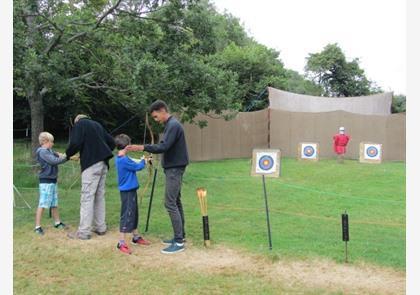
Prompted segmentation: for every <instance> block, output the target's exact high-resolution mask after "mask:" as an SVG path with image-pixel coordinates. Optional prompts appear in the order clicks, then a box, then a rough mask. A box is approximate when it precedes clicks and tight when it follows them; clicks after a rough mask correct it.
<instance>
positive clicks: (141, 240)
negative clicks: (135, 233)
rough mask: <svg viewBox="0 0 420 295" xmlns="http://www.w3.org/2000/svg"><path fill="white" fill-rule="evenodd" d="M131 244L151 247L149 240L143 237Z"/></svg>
mask: <svg viewBox="0 0 420 295" xmlns="http://www.w3.org/2000/svg"><path fill="white" fill-rule="evenodd" d="M131 243H132V244H137V245H144V246H148V245H150V242H149V241H148V240H145V239H143V238H142V237H138V238H137V239H136V238H133V239H132V240H131Z"/></svg>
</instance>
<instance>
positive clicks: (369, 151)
mask: <svg viewBox="0 0 420 295" xmlns="http://www.w3.org/2000/svg"><path fill="white" fill-rule="evenodd" d="M381 153H382V149H381V145H380V144H364V157H365V159H368V160H381Z"/></svg>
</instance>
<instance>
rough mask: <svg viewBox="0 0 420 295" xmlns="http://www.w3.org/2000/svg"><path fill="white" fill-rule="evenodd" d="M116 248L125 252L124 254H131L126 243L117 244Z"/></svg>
mask: <svg viewBox="0 0 420 295" xmlns="http://www.w3.org/2000/svg"><path fill="white" fill-rule="evenodd" d="M117 249H119V250H120V251H121V252H123V253H125V254H131V250H130V248H128V246H127V245H126V244H120V243H118V244H117Z"/></svg>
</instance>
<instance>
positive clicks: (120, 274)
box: [13, 143, 405, 294]
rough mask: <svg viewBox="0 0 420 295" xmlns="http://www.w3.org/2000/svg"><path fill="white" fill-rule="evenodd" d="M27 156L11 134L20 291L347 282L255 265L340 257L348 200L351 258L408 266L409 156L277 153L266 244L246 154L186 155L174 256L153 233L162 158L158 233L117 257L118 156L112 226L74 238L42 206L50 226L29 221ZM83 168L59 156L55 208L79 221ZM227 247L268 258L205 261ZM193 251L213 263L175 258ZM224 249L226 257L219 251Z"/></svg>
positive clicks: (236, 290)
mask: <svg viewBox="0 0 420 295" xmlns="http://www.w3.org/2000/svg"><path fill="white" fill-rule="evenodd" d="M64 147H65V145H63V144H61V145H60V144H58V145H56V146H55V148H56V149H57V150H59V151H63V150H64ZM28 157H29V151H28V150H27V149H26V148H25V146H24V144H22V143H16V144H15V145H14V175H13V177H14V184H15V186H16V187H17V188H18V189H19V191H20V193H22V195H23V197H24V198H25V200H26V201H27V202H29V204H30V205H31V207H32V209H26V208H18V207H24V203H23V201H22V200H21V199H20V198H19V197H16V199H15V200H16V205H17V208H15V209H14V289H15V293H16V294H48V293H52V292H54V293H55V292H63V293H66V294H92V293H98V294H108V293H115V292H117V293H119V292H118V290H120V291H122V290H124V293H126V294H136V293H137V291H138V290H140V289H141V290H143V292H140V293H137V294H161V293H169V294H199V293H210V294H281V293H289V292H290V293H296V292H303V293H304V294H320V293H323V294H324V293H330V292H332V294H337V292H338V293H340V292H345V289H340V288H339V289H329V288H323V287H322V286H321V287H319V286H318V287H316V286H315V287H313V286H312V287H308V286H305V285H299V284H292V285H291V284H285V283H284V282H282V281H277V280H274V279H273V278H268V277H267V275H266V274H263V273H262V269H264V270H267V271H270V269H271V267H273V268H274V264H275V263H277V262H284V261H289V262H290V261H314V260H317V259H321V260H325V261H329V262H331V263H335V264H337V265H340V264H342V263H343V260H344V243H343V242H342V241H341V213H343V212H344V211H345V210H346V211H347V213H348V214H349V221H350V242H349V264H347V265H348V267H352V266H355V267H356V266H366V265H368V266H372V267H379V268H383V269H388V270H391V271H392V270H394V271H396V272H397V273H399V274H400V275H401V274H402V276H403V275H404V272H405V163H404V162H392V163H391V162H386V163H382V164H381V165H373V164H360V163H359V162H358V161H353V160H346V161H345V163H344V165H339V164H337V163H336V162H335V161H334V160H321V161H319V162H316V163H314V162H299V161H296V160H295V159H292V158H284V159H282V176H281V177H280V178H278V179H266V185H267V194H268V203H269V207H270V223H271V232H272V242H273V249H272V250H271V251H270V250H268V237H267V226H266V219H265V207H264V199H263V188H262V180H261V178H260V177H251V176H250V167H251V160H250V159H236V160H223V161H211V162H196V163H191V164H190V165H189V166H188V168H187V171H186V174H185V176H184V183H183V197H182V200H183V204H184V210H185V218H186V232H187V240H188V243H187V250H186V251H185V252H183V253H182V255H184V256H179V257H182V258H183V259H182V260H180V261H176V260H174V259H175V258H167V256H164V255H161V254H159V249H160V245H159V240H160V238H167V237H170V236H171V226H170V221H169V218H168V216H167V213H166V211H165V209H164V207H163V188H164V179H163V172H162V171H161V170H159V171H158V179H157V183H156V189H155V198H154V200H153V207H152V215H151V220H150V225H149V232H148V233H147V234H146V236H147V237H148V238H149V239H151V240H152V242H153V243H154V245H153V246H152V247H151V248H150V249H147V250H143V249H139V250H138V251H137V252H135V253H134V254H133V255H131V256H127V257H121V255H120V253H118V252H117V251H116V250H115V245H116V243H117V239H118V222H119V210H120V201H119V194H118V189H117V185H116V172H115V169H114V168H113V165H114V163H113V161H111V169H110V172H109V174H108V178H107V192H106V201H107V215H106V216H107V224H108V227H109V229H110V233H109V234H107V235H106V236H105V237H96V236H94V237H93V239H92V240H89V241H70V240H68V239H67V238H66V236H65V233H64V232H59V231H57V230H55V229H54V228H53V227H52V221H51V219H49V218H48V216H47V214H45V215H44V217H43V226H44V227H45V229H46V234H45V235H44V236H43V237H38V236H35V234H34V233H33V232H32V231H33V226H34V215H35V208H36V206H37V201H38V190H37V186H38V183H37V177H36V174H35V172H34V169H33V167H28V161H27V159H28ZM137 157H138V155H137ZM79 174H80V168H79V165H78V163H77V162H73V161H70V162H67V163H65V164H63V165H60V174H59V207H60V214H61V217H62V220H63V221H64V222H65V223H67V224H69V225H70V226H71V227H72V229H75V228H76V227H77V225H78V218H79V200H80V195H79V193H80V179H79V177H78V175H79ZM138 176H139V180H140V182H141V183H143V182H145V181H146V179H147V171H146V170H144V171H141V172H140V173H139V174H138ZM197 187H205V188H206V189H207V196H208V215H209V222H210V237H211V240H212V248H211V249H205V248H204V247H203V246H202V242H203V241H202V239H203V234H202V227H201V222H202V221H201V215H200V209H199V203H198V200H197V197H196V194H195V189H196V188H197ZM140 190H141V189H140ZM148 202H149V197H148V193H147V194H146V196H145V197H144V198H143V200H142V206H141V211H140V226H139V228H140V231H141V232H143V231H144V226H145V220H146V210H147V205H148ZM230 250H232V251H237V252H232V253H240V255H239V256H240V257H242V258H244V257H247V256H249V257H253V259H255V260H252V261H254V262H253V263H258V261H264V262H266V264H264V266H261V270H260V272H257V273H255V272H253V270H249V271H246V270H244V271H239V270H238V267H236V266H235V267H231V266H225V267H222V266H220V267H218V265H217V264H216V265H215V264H214V263H213V264H212V263H211V261H212V259H215V261H219V260H217V259H216V257H213V256H212V255H210V256H209V253H210V254H212V253H213V254H214V256H217V255H219V256H220V257H224V256H223V254H221V253H225V252H229V251H230ZM212 251H215V252H212ZM184 253H185V254H184ZM188 253H191V254H188ZM200 253H201V254H200ZM178 255H181V254H178ZM188 255H191V256H188ZM194 255H195V256H194ZM235 255H236V254H232V255H231V256H229V257H234V256H235ZM146 256H147V257H149V256H150V257H153V258H150V257H149V258H147V257H146ZM192 257H194V259H195V261H200V257H207V258H206V259H207V260H203V262H202V263H203V264H205V265H207V266H208V267H206V268H200V267H201V266H200V265H199V264H197V265H195V264H194V265H195V266H194V267H195V268H194V267H192V269H195V270H197V269H198V271H189V270H188V269H187V270H186V269H184V268H182V267H181V268H180V265H179V264H181V265H184V264H185V265H188V263H192V261H191V259H192ZM220 257H219V258H220ZM177 259H178V258H177ZM203 259H204V258H203ZM228 259H229V258H228V257H225V259H224V260H223V259H221V260H220V261H221V262H220V263H221V264H223V261H226V260H228ZM213 262H214V261H213ZM146 263H147V264H146ZM250 264H251V265H252V263H250ZM174 269H176V270H177V269H181V270H182V271H174ZM314 275H316V274H314ZM378 284H379V283H378ZM63 290H64V291H63ZM136 290H137V291H136ZM334 290H335V291H334ZM279 292H280V293H279ZM121 293H122V292H121ZM356 293H357V292H356Z"/></svg>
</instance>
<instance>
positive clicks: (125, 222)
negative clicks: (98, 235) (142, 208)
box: [120, 190, 139, 233]
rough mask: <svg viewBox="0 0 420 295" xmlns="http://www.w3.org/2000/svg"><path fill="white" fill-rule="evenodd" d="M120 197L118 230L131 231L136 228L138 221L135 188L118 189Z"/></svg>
mask: <svg viewBox="0 0 420 295" xmlns="http://www.w3.org/2000/svg"><path fill="white" fill-rule="evenodd" d="M120 197H121V218H120V232H122V233H131V232H132V231H133V230H135V229H137V225H138V221H139V210H138V206H137V190H131V191H125V192H122V191H120Z"/></svg>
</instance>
